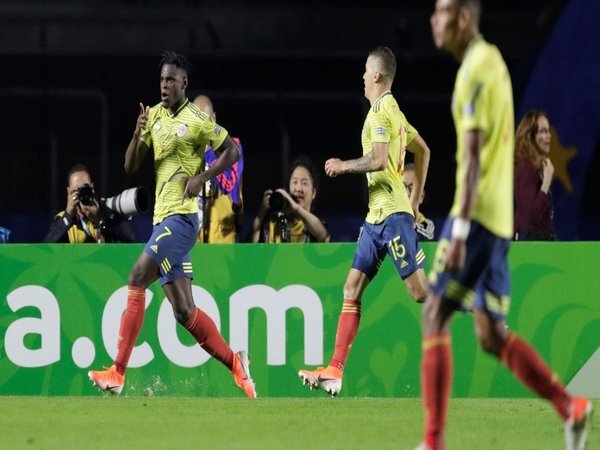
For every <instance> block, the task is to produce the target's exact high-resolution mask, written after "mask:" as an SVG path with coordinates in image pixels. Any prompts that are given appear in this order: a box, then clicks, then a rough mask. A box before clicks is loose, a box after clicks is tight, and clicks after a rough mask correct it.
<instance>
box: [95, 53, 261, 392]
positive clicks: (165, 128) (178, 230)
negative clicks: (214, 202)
mask: <svg viewBox="0 0 600 450" xmlns="http://www.w3.org/2000/svg"><path fill="white" fill-rule="evenodd" d="M188 72H189V63H188V61H187V59H186V58H185V56H183V55H178V54H176V53H171V52H167V53H164V54H163V58H162V60H161V62H160V93H161V101H160V103H158V104H157V105H155V106H153V107H152V108H150V107H148V106H146V107H144V105H142V104H141V103H140V114H139V116H138V119H137V124H136V127H135V131H134V133H133V137H132V138H131V141H130V143H129V146H128V147H127V152H126V153H125V171H126V172H127V173H133V172H136V171H137V170H138V169H139V167H140V165H141V163H142V161H143V160H144V158H145V157H146V156H147V155H148V153H149V151H150V150H151V149H152V151H153V154H154V167H155V171H156V202H155V207H154V229H153V232H152V235H151V236H150V240H149V241H148V243H147V244H146V247H145V248H144V251H143V252H142V254H141V255H140V256H139V258H138V260H137V261H136V263H135V265H134V266H133V269H132V270H131V273H130V274H129V282H128V295H127V308H126V309H125V312H124V313H123V316H122V318H121V326H120V329H119V338H118V343H117V350H118V353H117V357H116V359H115V361H114V364H113V365H112V366H111V367H110V368H108V369H107V370H102V371H90V372H88V375H89V377H90V379H91V380H92V381H93V382H94V384H96V385H97V386H98V387H99V388H100V389H102V390H104V391H108V392H111V393H113V394H115V395H119V394H120V393H121V391H122V389H123V385H124V384H125V369H126V368H127V364H128V362H129V357H130V356H131V352H132V350H133V345H134V344H135V341H136V339H137V337H138V334H139V332H140V329H141V327H142V323H143V321H144V310H145V307H146V288H147V287H148V286H150V284H152V283H153V282H154V281H156V280H157V279H159V280H160V284H161V286H162V288H163V290H164V291H165V294H166V295H167V298H168V299H169V302H171V305H172V307H173V313H174V315H175V318H176V319H177V321H178V322H179V323H180V324H181V325H183V327H184V328H185V329H186V330H188V331H189V333H190V334H191V335H192V336H194V338H195V339H196V341H197V342H198V343H199V344H200V346H201V347H202V348H203V349H204V350H205V351H206V352H207V353H209V354H210V355H211V356H213V357H214V358H216V359H218V360H219V361H220V362H221V363H223V364H224V365H225V366H226V367H227V368H228V369H229V370H231V372H232V373H233V377H234V380H235V383H236V384H237V385H238V386H239V387H240V388H241V389H242V390H243V391H244V392H245V393H246V395H247V396H248V397H250V398H255V397H256V391H255V388H254V382H253V381H252V378H251V377H250V371H249V361H248V356H247V354H246V352H245V351H240V352H238V353H234V352H233V351H232V350H231V348H230V347H229V346H228V345H227V343H226V342H225V340H224V339H223V337H222V336H221V334H220V333H219V330H218V329H217V327H216V326H215V323H214V322H213V320H212V319H211V318H210V316H208V315H207V314H206V313H204V312H203V311H202V310H201V309H199V308H198V307H196V305H195V304H194V299H193V296H192V288H191V279H192V278H193V271H192V262H191V258H190V250H191V249H192V247H193V246H194V244H195V243H196V238H197V236H198V203H197V201H196V197H197V196H198V193H199V192H200V189H201V188H202V186H203V185H204V183H206V182H207V181H208V180H210V179H211V178H214V177H215V176H216V175H218V174H219V173H221V172H222V171H223V170H225V169H226V168H228V167H231V165H232V164H233V163H234V162H235V161H237V159H238V158H239V149H238V147H237V145H236V144H235V142H234V141H233V140H232V139H231V137H230V136H229V135H228V133H227V131H226V130H225V129H224V128H222V127H220V126H219V125H217V124H216V123H215V122H213V121H212V120H211V119H210V116H208V114H205V113H204V112H202V111H200V110H199V109H198V108H197V107H196V106H195V105H194V104H193V103H192V102H190V101H189V100H188V98H187V97H186V94H185V90H186V88H187V86H188ZM207 145H210V146H211V147H212V148H215V149H217V153H218V154H219V155H220V156H219V158H218V160H217V162H216V163H215V164H214V165H213V166H211V167H210V168H209V169H207V170H205V171H202V168H201V163H202V161H203V154H204V149H205V148H206V146H207Z"/></svg>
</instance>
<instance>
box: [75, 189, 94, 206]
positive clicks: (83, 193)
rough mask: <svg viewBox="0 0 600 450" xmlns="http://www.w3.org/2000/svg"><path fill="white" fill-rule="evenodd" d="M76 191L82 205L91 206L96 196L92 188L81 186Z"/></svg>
mask: <svg viewBox="0 0 600 450" xmlns="http://www.w3.org/2000/svg"><path fill="white" fill-rule="evenodd" d="M77 192H78V193H79V201H80V202H81V204H82V205H85V206H93V205H94V202H95V200H96V196H95V194H94V190H93V189H92V187H91V186H87V185H86V186H82V187H80V188H79V189H78V190H77Z"/></svg>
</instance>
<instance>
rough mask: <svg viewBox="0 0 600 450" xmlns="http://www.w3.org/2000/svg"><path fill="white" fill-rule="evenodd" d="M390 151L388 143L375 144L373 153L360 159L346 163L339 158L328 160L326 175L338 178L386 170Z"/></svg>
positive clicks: (326, 162) (349, 160)
mask: <svg viewBox="0 0 600 450" xmlns="http://www.w3.org/2000/svg"><path fill="white" fill-rule="evenodd" d="M388 151H389V144H388V143H384V142H374V143H373V146H372V149H371V151H370V152H369V153H367V154H366V155H363V156H361V157H360V158H356V159H348V160H346V161H342V160H341V159H338V158H331V159H328V160H327V161H325V173H326V174H327V175H328V176H330V177H337V176H338V175H342V174H345V173H367V172H376V171H379V170H385V168H386V165H387V158H388Z"/></svg>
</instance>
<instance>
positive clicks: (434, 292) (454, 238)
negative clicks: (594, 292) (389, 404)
mask: <svg viewBox="0 0 600 450" xmlns="http://www.w3.org/2000/svg"><path fill="white" fill-rule="evenodd" d="M480 10H481V5H480V2H479V0H437V1H436V4H435V11H434V13H433V15H432V16H431V28H432V32H433V40H434V42H435V45H436V46H437V47H438V48H440V49H443V50H445V51H447V52H449V53H450V54H451V55H452V56H454V58H455V59H456V60H457V61H459V62H461V66H460V69H459V71H458V73H457V75H456V84H455V86H454V95H453V100H452V115H453V117H454V123H455V127H456V136H457V141H458V145H457V152H456V162H457V172H456V192H455V197H454V205H453V207H452V210H451V211H450V218H449V220H448V221H447V223H446V225H445V227H444V230H443V231H442V234H441V236H440V243H439V244H438V248H437V253H436V256H435V261H434V264H433V268H432V271H431V273H430V276H429V285H430V290H429V294H428V295H427V300H426V301H425V307H424V308H423V360H422V365H421V384H422V389H423V403H424V406H425V436H424V441H423V443H422V444H421V445H420V446H419V449H422V450H439V449H443V448H444V446H445V441H444V429H445V424H446V410H447V406H448V398H449V394H450V385H451V378H452V355H451V341H450V331H449V327H450V318H451V317H452V314H453V313H454V311H455V310H456V309H457V308H459V307H461V306H462V307H467V308H472V309H473V316H474V317H475V330H476V335H477V338H478V339H479V343H480V345H481V347H482V348H483V349H484V350H485V351H486V352H488V353H490V354H492V355H493V356H495V357H496V358H498V359H499V360H501V361H502V363H503V364H505V365H506V366H507V367H508V368H509V369H510V370H511V371H512V372H513V374H514V375H515V376H516V377H517V378H518V379H519V380H520V381H521V382H522V383H523V384H525V385H526V386H527V387H529V388H530V389H531V390H532V391H534V392H535V393H536V394H538V395H539V396H540V397H542V398H545V399H547V400H549V401H550V402H552V404H553V405H554V407H555V408H556V410H557V411H558V413H559V415H560V416H561V417H562V419H563V421H564V424H565V440H566V444H567V449H568V450H573V449H583V448H585V443H586V439H587V429H586V426H587V424H588V422H589V421H588V418H589V416H590V413H591V410H592V404H591V402H590V401H589V400H588V399H586V398H583V397H571V396H570V395H569V394H568V393H567V392H566V390H565V388H564V387H563V385H562V384H561V383H560V382H559V381H558V380H557V379H556V376H555V375H554V374H553V373H552V372H551V371H550V369H549V368H548V367H547V366H546V364H545V363H544V362H543V361H542V360H541V359H540V357H539V355H538V354H537V352H536V351H535V350H534V349H533V348H531V347H530V346H529V345H528V344H527V343H525V342H524V341H523V340H522V339H520V338H519V337H517V336H516V335H515V334H514V333H511V332H509V331H508V330H507V329H506V327H505V325H504V319H505V317H506V314H507V313H508V308H509V303H510V300H509V271H508V263H507V253H508V247H509V242H510V238H511V236H512V226H513V150H514V145H513V140H514V138H513V133H514V112H513V95H512V87H511V82H510V76H509V73H508V69H507V67H506V64H505V63H504V60H503V59H502V56H501V55H500V52H499V51H498V49H497V48H496V47H495V46H493V45H490V44H489V43H487V42H486V41H485V40H484V39H483V37H482V36H481V35H480V34H479V16H480Z"/></svg>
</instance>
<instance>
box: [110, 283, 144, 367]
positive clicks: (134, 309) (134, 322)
mask: <svg viewBox="0 0 600 450" xmlns="http://www.w3.org/2000/svg"><path fill="white" fill-rule="evenodd" d="M145 309H146V290H145V289H143V288H140V287H137V286H128V287H127V307H126V308H125V312H124V313H123V315H122V316H121V325H120V327H119V340H118V342H117V350H118V351H117V358H116V359H115V366H116V368H117V372H118V373H120V374H121V375H123V374H124V373H125V369H126V368H127V363H129V357H130V356H131V352H132V351H133V345H134V344H135V341H136V339H137V337H138V334H140V329H141V328H142V323H143V322H144V311H145Z"/></svg>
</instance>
